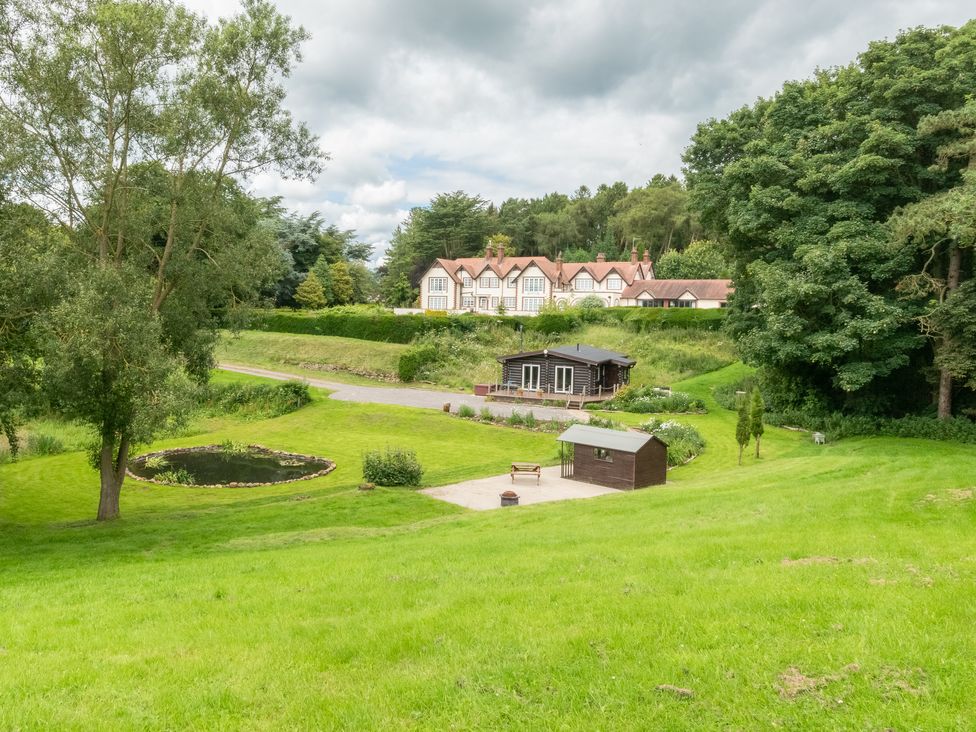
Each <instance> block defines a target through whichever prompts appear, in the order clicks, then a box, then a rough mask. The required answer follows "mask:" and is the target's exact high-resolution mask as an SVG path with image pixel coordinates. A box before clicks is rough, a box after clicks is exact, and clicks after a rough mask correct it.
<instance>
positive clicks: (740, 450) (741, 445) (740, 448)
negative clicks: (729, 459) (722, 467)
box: [739, 442, 745, 465]
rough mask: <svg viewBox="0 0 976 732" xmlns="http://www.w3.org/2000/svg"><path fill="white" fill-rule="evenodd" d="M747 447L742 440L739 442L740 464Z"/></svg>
mask: <svg viewBox="0 0 976 732" xmlns="http://www.w3.org/2000/svg"><path fill="white" fill-rule="evenodd" d="M744 448H745V445H743V444H742V443H741V442H740V443H739V465H742V450H743V449H744Z"/></svg>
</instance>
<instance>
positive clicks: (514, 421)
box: [505, 409, 525, 427]
mask: <svg viewBox="0 0 976 732" xmlns="http://www.w3.org/2000/svg"><path fill="white" fill-rule="evenodd" d="M505 422H506V424H508V425H510V426H512V427H521V426H522V425H524V424H525V418H524V417H523V416H522V413H521V412H519V411H518V410H516V409H513V410H512V413H511V414H510V415H508V419H506V420H505Z"/></svg>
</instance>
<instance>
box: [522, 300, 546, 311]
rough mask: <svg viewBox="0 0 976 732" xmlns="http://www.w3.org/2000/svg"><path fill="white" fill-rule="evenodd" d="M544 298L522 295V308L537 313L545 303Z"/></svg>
mask: <svg viewBox="0 0 976 732" xmlns="http://www.w3.org/2000/svg"><path fill="white" fill-rule="evenodd" d="M545 302H546V298H544V297H523V298H522V310H524V311H525V312H527V313H537V312H539V311H540V310H542V306H543V305H544V304H545Z"/></svg>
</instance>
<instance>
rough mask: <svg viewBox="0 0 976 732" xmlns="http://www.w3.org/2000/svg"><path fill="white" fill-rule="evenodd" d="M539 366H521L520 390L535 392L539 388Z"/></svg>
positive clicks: (532, 364) (527, 364)
mask: <svg viewBox="0 0 976 732" xmlns="http://www.w3.org/2000/svg"><path fill="white" fill-rule="evenodd" d="M540 371H541V369H540V368H539V364H536V363H526V364H522V388H523V389H531V390H533V391H535V390H536V389H538V388H539V372H540Z"/></svg>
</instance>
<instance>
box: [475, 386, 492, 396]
mask: <svg viewBox="0 0 976 732" xmlns="http://www.w3.org/2000/svg"><path fill="white" fill-rule="evenodd" d="M490 389H491V385H489V384H475V385H474V395H475V396H488V392H489V390H490Z"/></svg>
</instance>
